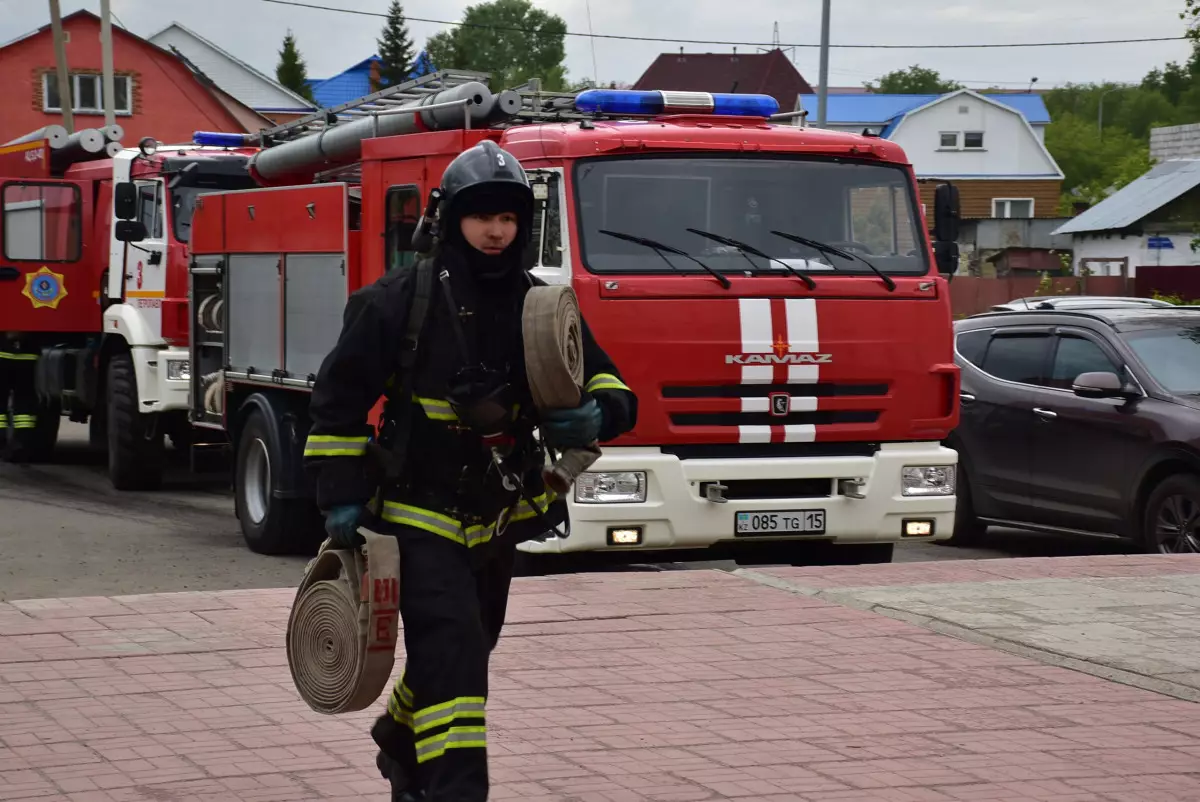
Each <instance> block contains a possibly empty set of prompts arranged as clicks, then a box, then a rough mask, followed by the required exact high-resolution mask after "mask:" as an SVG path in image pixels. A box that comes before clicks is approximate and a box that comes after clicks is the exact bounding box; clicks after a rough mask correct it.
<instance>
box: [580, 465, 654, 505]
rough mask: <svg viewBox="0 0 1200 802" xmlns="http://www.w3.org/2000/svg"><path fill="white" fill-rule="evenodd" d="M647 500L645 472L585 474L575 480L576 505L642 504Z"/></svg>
mask: <svg viewBox="0 0 1200 802" xmlns="http://www.w3.org/2000/svg"><path fill="white" fill-rule="evenodd" d="M645 500H646V472H645V471H625V472H623V473H583V474H580V475H579V478H578V479H576V480H575V503H576V504H640V503H641V502H643V501H645Z"/></svg>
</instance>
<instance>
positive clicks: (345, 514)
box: [325, 504, 367, 549]
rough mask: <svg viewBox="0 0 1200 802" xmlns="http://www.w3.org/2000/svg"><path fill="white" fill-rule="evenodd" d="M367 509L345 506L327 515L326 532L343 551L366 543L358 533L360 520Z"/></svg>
mask: <svg viewBox="0 0 1200 802" xmlns="http://www.w3.org/2000/svg"><path fill="white" fill-rule="evenodd" d="M366 509H367V508H366V507H364V506H362V505H361V504H343V505H341V506H338V507H334V508H333V509H331V510H330V511H329V512H328V513H326V514H325V531H326V532H328V533H329V537H330V538H331V539H332V540H333V542H334V545H336V546H337V547H338V548H342V549H353V548H357V547H358V546H361V545H362V544H363V543H364V542H366V541H364V540H363V536H362V535H360V534H359V533H358V519H359V518H361V517H362V514H363V513H364V512H366Z"/></svg>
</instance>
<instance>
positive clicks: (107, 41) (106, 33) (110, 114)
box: [100, 0, 117, 125]
mask: <svg viewBox="0 0 1200 802" xmlns="http://www.w3.org/2000/svg"><path fill="white" fill-rule="evenodd" d="M109 3H110V0H100V62H101V67H102V68H103V70H104V124H105V125H115V124H116V122H117V114H116V103H117V98H116V91H117V90H116V86H114V84H115V83H116V81H115V80H114V79H113V46H112V9H111V8H110V7H109Z"/></svg>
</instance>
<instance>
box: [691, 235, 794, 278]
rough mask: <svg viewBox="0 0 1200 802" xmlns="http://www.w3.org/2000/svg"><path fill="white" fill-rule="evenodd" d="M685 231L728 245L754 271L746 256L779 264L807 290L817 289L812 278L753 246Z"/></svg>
mask: <svg viewBox="0 0 1200 802" xmlns="http://www.w3.org/2000/svg"><path fill="white" fill-rule="evenodd" d="M687 230H688V231H690V232H691V233H693V234H698V235H699V236H701V237H704V238H705V239H710V240H712V241H713V242H719V243H721V244H722V245H728V246H729V247H731V248H737V250H738V253H740V254H741V255H742V256H744V257H746V261H747V262H750V265H751V267H754V269H755V270H757V269H758V266H757V265H755V264H754V262H753V261H751V259H750V257H749V256H747V254H753V255H754V256H757V257H759V258H760V259H766V260H767V262H768V263H770V262H779V264H781V265H783V267H784V269H785V270H787V271H788V272H789V273H791V274H792V275H793V276H795V277H796V278H798V279H800V280H801V281H803V282H804V283H805V284H807V285H808V288H809V289H810V290H815V289H816V288H817V282H815V281H813V280H812V278H810V277H809V276H806V275H805V274H804V273H801V272H800V271H799V270H797V269H796V268H794V267H792V266H791V265H789V264H788V263H787V262H784V261H783V260H781V259H776V258H775V257H773V256H769V255H767V254H765V253H763V252H762V251H760V250H759V249H758V248H755V247H754V246H753V245H747V244H746V243H744V242H739V241H738V240H735V239H730V238H729V237H723V236H721V235H720V234H714V233H712V232H711V231H701V230H700V229H698V228H689V229H687Z"/></svg>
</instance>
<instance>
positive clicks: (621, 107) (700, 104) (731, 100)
mask: <svg viewBox="0 0 1200 802" xmlns="http://www.w3.org/2000/svg"><path fill="white" fill-rule="evenodd" d="M575 110H576V111H579V112H582V113H584V114H589V113H591V114H631V115H641V116H648V117H657V116H659V115H662V114H718V115H728V116H731V117H770V116H771V115H772V114H778V113H779V102H778V101H777V100H775V98H773V97H771V96H770V95H735V94H728V93H726V94H710V93H708V92H665V91H660V90H647V91H641V90H636V89H588V90H587V91H585V92H580V93H579V94H578V95H576V96H575Z"/></svg>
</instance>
